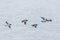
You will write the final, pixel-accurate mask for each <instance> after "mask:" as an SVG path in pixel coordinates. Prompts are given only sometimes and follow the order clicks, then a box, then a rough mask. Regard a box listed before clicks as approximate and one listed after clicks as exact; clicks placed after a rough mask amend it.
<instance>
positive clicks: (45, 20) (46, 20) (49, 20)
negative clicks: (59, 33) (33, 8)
mask: <svg viewBox="0 0 60 40" xmlns="http://www.w3.org/2000/svg"><path fill="white" fill-rule="evenodd" d="M41 18H42V19H43V20H41V22H52V19H46V18H44V17H41Z"/></svg>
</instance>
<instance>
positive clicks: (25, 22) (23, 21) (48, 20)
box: [5, 17, 52, 28]
mask: <svg viewBox="0 0 60 40" xmlns="http://www.w3.org/2000/svg"><path fill="white" fill-rule="evenodd" d="M41 19H42V20H41V22H52V19H46V18H44V17H41ZM21 22H22V23H24V25H26V24H27V22H28V20H27V19H24V20H22V21H21ZM5 23H6V24H7V26H8V27H9V28H11V25H12V24H10V23H8V22H7V21H6V22H5ZM31 26H32V27H35V28H37V26H38V24H32V25H31Z"/></svg>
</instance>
